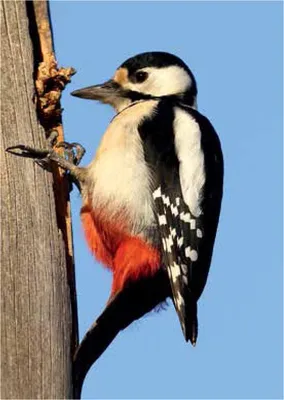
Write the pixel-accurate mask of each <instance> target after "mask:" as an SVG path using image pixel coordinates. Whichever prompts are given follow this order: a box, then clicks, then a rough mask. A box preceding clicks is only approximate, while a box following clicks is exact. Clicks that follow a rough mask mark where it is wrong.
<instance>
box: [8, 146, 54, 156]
mask: <svg viewBox="0 0 284 400" xmlns="http://www.w3.org/2000/svg"><path fill="white" fill-rule="evenodd" d="M6 151H7V152H8V153H11V154H14V155H16V156H19V157H27V158H33V159H37V160H43V159H45V158H47V157H48V155H49V154H50V152H51V151H53V150H52V149H36V148H34V147H30V146H25V145H24V144H18V145H17V146H10V147H8V148H7V149H6Z"/></svg>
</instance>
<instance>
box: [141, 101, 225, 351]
mask: <svg viewBox="0 0 284 400" xmlns="http://www.w3.org/2000/svg"><path fill="white" fill-rule="evenodd" d="M162 107H163V105H160V109H159V108H158V110H157V112H156V116H155V117H154V119H155V118H156V121H154V122H153V119H152V120H151V121H148V127H147V129H148V132H149V131H151V129H150V127H149V124H150V123H151V122H152V124H154V126H153V128H152V132H151V133H152V135H156V138H157V137H158V136H159V132H160V131H161V130H162V132H164V133H165V135H164V137H162V134H161V138H160V139H161V140H164V141H167V142H168V144H166V143H165V142H164V144H163V145H162V147H160V148H159V146H160V144H158V143H157V142H155V139H154V141H153V139H150V138H148V147H149V146H151V147H152V152H153V151H154V152H156V154H155V157H156V160H157V161H156V163H155V164H154V165H153V168H152V170H153V174H154V190H153V200H154V211H155V215H156V219H157V223H158V226H159V231H160V236H161V242H162V243H161V244H162V245H161V249H162V254H163V263H164V264H165V266H166V268H167V271H168V275H169V279H170V282H171V287H172V294H173V301H174V305H175V308H176V310H177V313H178V316H179V319H180V322H181V326H182V330H183V333H184V336H185V339H186V340H189V339H190V340H191V342H192V343H193V344H195V342H196V338H197V300H198V298H199V296H200V294H201V293H202V290H203V288H204V286H205V283H206V279H207V275H208V271H209V267H210V262H211V256H212V250H213V245H214V240H215V234H216V229H217V224H218V218H219V212H220V204H221V198H222V183H223V159H222V152H221V147H220V143H219V140H218V137H217V134H216V132H215V131H214V128H213V127H212V125H211V124H210V122H209V121H208V120H207V119H206V118H205V117H203V116H202V115H201V114H199V113H198V112H197V111H195V110H192V109H190V110H188V109H185V108H184V109H183V108H181V107H173V108H172V111H171V110H169V109H167V110H166V109H163V108H162ZM164 107H166V106H164ZM170 114H171V115H170ZM165 115H167V118H169V119H171V122H170V121H167V123H165V121H161V118H162V116H165ZM165 125H166V126H165ZM170 127H172V129H171V128H170ZM170 130H172V131H171V132H170ZM153 149H154V150H153ZM148 151H149V149H148ZM145 154H148V152H145ZM152 159H153V160H154V157H152ZM152 162H153V161H152ZM148 163H150V164H151V160H150V159H149V160H148Z"/></svg>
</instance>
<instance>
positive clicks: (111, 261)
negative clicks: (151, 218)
mask: <svg viewBox="0 0 284 400" xmlns="http://www.w3.org/2000/svg"><path fill="white" fill-rule="evenodd" d="M81 220H82V224H83V229H84V232H85V237H86V240H87V243H88V246H89V248H90V250H91V252H92V253H93V254H94V255H95V257H96V259H97V260H98V261H99V262H101V263H102V264H104V265H105V266H107V267H108V268H110V269H111V270H112V271H113V282H112V290H111V296H113V295H114V294H116V293H117V292H119V291H120V290H121V289H122V288H123V287H124V286H125V284H126V283H127V282H128V281H129V280H132V281H135V280H138V279H139V278H140V277H146V276H153V275H154V274H155V272H156V271H157V270H158V269H159V267H160V254H159V252H158V251H157V250H156V249H155V248H154V247H153V246H151V245H150V244H148V243H146V242H145V241H143V240H142V239H140V238H138V237H133V236H131V235H129V234H127V233H126V232H125V231H124V230H123V228H121V226H122V224H121V225H120V226H119V225H118V224H116V225H114V224H110V223H106V221H104V223H102V222H101V221H100V220H99V218H96V216H95V213H94V212H93V210H92V209H91V208H90V206H88V205H85V206H84V207H83V208H82V209H81Z"/></svg>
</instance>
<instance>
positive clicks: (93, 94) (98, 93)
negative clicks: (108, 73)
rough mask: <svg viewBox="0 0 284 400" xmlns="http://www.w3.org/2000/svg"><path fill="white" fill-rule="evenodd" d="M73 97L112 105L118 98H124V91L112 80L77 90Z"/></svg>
mask: <svg viewBox="0 0 284 400" xmlns="http://www.w3.org/2000/svg"><path fill="white" fill-rule="evenodd" d="M71 95H72V96H75V97H80V98H81V99H89V100H99V101H101V102H102V103H110V104H111V103H113V101H114V100H115V99H117V98H118V97H120V98H121V97H123V90H122V88H121V86H120V85H119V84H118V83H117V82H115V81H114V80H113V79H110V80H109V81H106V82H104V83H102V84H101V85H95V86H89V87H86V88H83V89H78V90H75V91H74V92H72V93H71Z"/></svg>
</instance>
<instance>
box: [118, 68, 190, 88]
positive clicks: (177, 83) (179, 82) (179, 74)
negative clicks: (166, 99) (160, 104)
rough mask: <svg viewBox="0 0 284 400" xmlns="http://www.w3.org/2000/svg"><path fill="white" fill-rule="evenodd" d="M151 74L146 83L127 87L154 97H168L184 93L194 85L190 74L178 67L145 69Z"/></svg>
mask: <svg viewBox="0 0 284 400" xmlns="http://www.w3.org/2000/svg"><path fill="white" fill-rule="evenodd" d="M141 71H145V72H147V73H148V74H149V76H148V78H147V79H146V81H145V82H142V83H131V82H128V83H127V84H126V85H125V87H126V88H127V89H130V90H134V91H136V92H140V93H145V94H150V95H152V96H166V95H172V94H178V93H183V92H185V91H186V90H188V89H189V88H190V86H191V84H192V81H191V78H190V76H189V75H188V73H187V72H186V71H185V70H184V69H183V68H181V67H178V66H177V65H172V66H170V67H165V68H154V67H152V68H143V69H141Z"/></svg>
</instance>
